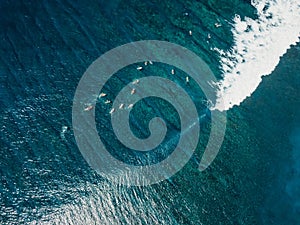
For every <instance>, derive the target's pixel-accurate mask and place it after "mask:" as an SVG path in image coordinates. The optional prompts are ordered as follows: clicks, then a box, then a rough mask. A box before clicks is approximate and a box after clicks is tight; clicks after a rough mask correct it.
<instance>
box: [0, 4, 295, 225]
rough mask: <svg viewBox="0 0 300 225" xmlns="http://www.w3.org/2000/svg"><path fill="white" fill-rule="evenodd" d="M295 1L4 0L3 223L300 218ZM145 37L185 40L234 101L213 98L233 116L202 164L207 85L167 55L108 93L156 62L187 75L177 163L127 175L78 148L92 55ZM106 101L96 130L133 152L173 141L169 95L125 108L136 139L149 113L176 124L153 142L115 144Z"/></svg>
mask: <svg viewBox="0 0 300 225" xmlns="http://www.w3.org/2000/svg"><path fill="white" fill-rule="evenodd" d="M299 8H300V6H299V3H298V2H297V1H296V0H295V1H294V0H290V1H283V0H282V1H280V0H278V1H275V0H274V1H272V0H270V1H260V2H256V1H252V2H251V1H242V0H231V1H223V0H218V1H213V0H209V1H181V0H180V1H168V0H166V1H152V2H148V1H133V0H130V1H121V0H112V1H102V0H98V1H95V0H88V1H69V0H66V1H61V0H55V1H31V0H28V1H22V0H16V1H0V27H1V29H0V121H1V123H0V129H1V134H0V137H1V138H0V153H1V154H0V176H1V182H0V224H184V225H187V224H196V225H198V224H278V225H282V224H287V225H290V224H291V225H292V224H300V220H299V216H298V215H299V214H300V172H299V168H300V165H299V154H300V147H299V143H300V141H299V137H300V131H299V129H300V119H299V115H300V100H299V99H300V93H299V88H300V76H299V71H300V45H299V43H297V42H298V41H299V23H300V20H299V17H300V10H299ZM190 30H191V31H192V35H189V31H190ZM139 40H165V41H169V42H173V43H176V44H179V45H182V46H184V47H186V48H188V49H190V50H192V51H193V52H195V53H196V54H197V55H199V56H200V57H201V58H202V59H203V60H204V61H205V62H206V63H207V64H208V65H209V66H210V68H211V69H212V71H213V72H214V74H215V75H216V77H217V78H218V83H217V84H216V86H217V87H219V92H218V97H219V99H222V100H223V101H224V102H225V103H226V104H225V107H223V108H221V107H220V105H218V104H216V105H214V106H213V107H211V109H212V110H216V109H219V110H227V129H226V135H225V137H224V142H223V144H222V147H221V149H220V151H219V154H218V155H217V157H216V159H215V160H214V162H213V163H212V164H211V165H210V167H209V168H208V169H207V170H205V171H203V172H200V171H199V170H198V165H199V162H200V159H201V155H202V153H203V151H204V149H205V146H206V144H207V141H208V136H209V131H210V126H211V121H210V113H209V109H208V105H207V101H206V99H205V96H204V95H203V93H202V91H201V89H200V88H199V87H197V86H196V85H195V83H194V82H193V80H191V82H190V84H189V85H188V86H187V85H186V84H185V76H186V74H184V72H182V71H177V70H176V73H175V76H172V75H171V74H170V72H169V71H170V70H171V68H172V67H170V66H168V65H162V64H154V65H152V66H148V67H147V69H145V70H143V71H142V73H139V71H137V70H136V66H139V65H140V64H139V65H132V66H129V67H128V68H124V69H123V70H121V71H119V72H118V73H117V74H116V75H115V76H114V77H112V78H111V79H110V80H109V81H108V82H107V84H106V85H105V87H104V89H105V92H106V93H108V98H111V99H113V98H114V97H115V96H116V93H117V92H118V91H119V90H120V89H121V88H122V86H123V85H125V84H126V83H128V82H130V81H132V80H133V79H136V78H141V77H143V76H149V75H157V76H162V77H165V78H168V79H173V80H174V81H175V82H176V83H178V84H179V85H181V86H182V87H184V88H185V90H186V92H187V93H188V94H189V95H190V96H191V98H192V99H193V101H194V103H195V106H196V108H197V110H198V112H199V114H200V115H201V117H200V122H201V136H200V139H199V144H198V147H197V149H196V151H195V154H194V155H193V157H192V158H191V160H190V161H189V163H187V165H186V166H185V167H184V168H183V169H182V170H181V171H180V172H178V173H177V174H175V175H174V176H173V177H171V178H169V179H167V180H165V181H162V182H160V183H158V184H155V185H151V186H145V187H126V186H123V185H120V184H118V183H114V182H110V181H108V180H106V179H104V178H103V177H101V176H100V175H98V174H97V173H96V172H95V171H94V170H92V169H91V168H90V167H89V165H88V163H87V162H86V161H85V160H84V158H83V157H82V155H81V153H80V151H79V149H78V147H77V145H76V141H75V138H74V134H73V130H72V104H73V98H74V94H75V90H76V87H77V84H78V82H79V80H80V78H81V76H82V75H83V73H84V72H85V70H86V69H87V68H88V66H89V65H90V64H91V63H92V62H93V61H94V60H96V59H97V58H98V57H99V56H101V55H102V54H103V53H105V52H106V51H108V50H110V49H112V48H114V47H117V46H120V45H122V44H125V43H128V42H133V41H139ZM166 71H168V72H166ZM266 75H269V76H266ZM217 103H218V102H217ZM145 105H147V107H145ZM149 106H150V107H149ZM108 110H109V106H107V105H106V104H103V102H101V101H100V102H99V103H97V109H96V116H97V117H96V122H97V129H98V133H99V135H100V136H101V137H102V139H103V140H104V142H106V146H107V147H108V148H109V149H110V152H111V154H112V155H113V156H115V157H116V158H119V159H120V160H123V161H124V162H126V163H131V164H135V163H136V164H138V165H143V164H145V163H149V161H150V163H157V162H159V161H160V160H162V159H164V158H166V157H167V155H169V154H170V153H171V152H172V149H173V147H174V146H175V145H176V144H177V142H178V138H176V137H177V135H178V133H179V132H180V130H179V128H180V124H179V122H178V114H176V111H174V108H173V107H172V105H170V104H169V103H167V102H165V101H158V100H157V99H153V98H148V99H145V101H143V102H141V103H139V104H137V105H136V106H135V108H134V110H135V111H133V113H134V114H133V115H132V116H131V120H130V121H131V123H132V130H133V132H134V133H135V134H136V135H137V136H138V137H141V138H143V137H147V136H148V135H149V131H148V129H146V128H147V121H149V120H150V119H151V117H153V116H160V117H163V118H164V119H165V121H166V122H167V124H168V128H169V129H168V133H167V136H166V141H164V142H163V143H162V146H161V147H158V148H157V149H155V150H153V151H152V152H151V153H149V154H147V155H145V154H139V153H137V152H135V151H131V150H130V149H126V148H124V147H122V146H121V145H120V143H119V142H118V140H116V137H115V136H114V135H113V132H112V128H111V124H110V116H109V114H108ZM64 126H67V127H68V129H64ZM147 160H148V161H147Z"/></svg>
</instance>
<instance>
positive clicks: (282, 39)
mask: <svg viewBox="0 0 300 225" xmlns="http://www.w3.org/2000/svg"><path fill="white" fill-rule="evenodd" d="M251 3H252V5H253V6H254V7H255V8H256V9H257V16H258V18H257V19H255V20H254V19H251V18H248V17H245V19H243V20H242V19H241V17H240V16H239V15H236V16H235V17H234V19H233V28H232V33H233V37H234V44H233V46H232V48H231V49H230V51H226V52H224V51H222V50H220V49H216V48H215V50H216V51H218V52H219V54H220V59H221V70H222V73H223V79H222V80H220V81H219V82H218V83H216V84H215V85H216V86H217V88H218V91H217V97H218V98H217V102H216V104H215V106H214V107H213V109H217V110H220V111H223V110H228V109H230V108H232V107H233V106H235V105H239V104H240V103H241V102H242V101H244V100H245V99H246V98H247V97H249V96H251V94H252V93H253V92H254V91H255V89H256V88H257V87H258V85H259V83H260V82H261V79H262V76H265V75H269V74H271V73H272V71H273V70H274V69H275V67H276V65H277V64H278V63H279V60H280V57H281V56H282V55H284V54H285V53H286V51H287V49H288V48H289V47H290V46H291V45H294V44H296V43H297V42H298V41H299V33H300V26H299V25H300V2H299V1H298V0H263V1H252V2H251Z"/></svg>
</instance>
